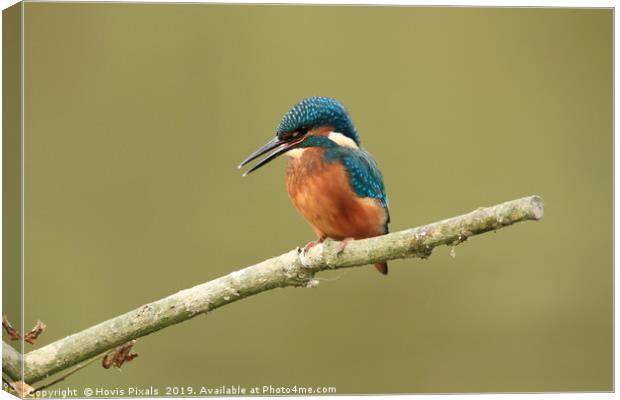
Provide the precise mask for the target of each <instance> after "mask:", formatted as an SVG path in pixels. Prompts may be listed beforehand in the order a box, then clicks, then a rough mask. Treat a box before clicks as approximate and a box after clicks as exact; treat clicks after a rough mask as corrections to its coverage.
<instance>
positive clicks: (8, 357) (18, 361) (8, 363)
mask: <svg viewBox="0 0 620 400" xmlns="http://www.w3.org/2000/svg"><path fill="white" fill-rule="evenodd" d="M21 370H22V356H21V354H20V353H18V352H17V350H15V349H14V348H12V347H11V346H9V345H8V343H6V342H5V341H2V372H4V373H5V374H6V375H7V376H8V377H9V378H11V379H13V381H18V380H20V379H21V375H22V374H21Z"/></svg>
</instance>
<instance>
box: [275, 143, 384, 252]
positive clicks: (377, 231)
mask: <svg viewBox="0 0 620 400" xmlns="http://www.w3.org/2000/svg"><path fill="white" fill-rule="evenodd" d="M323 154H324V150H323V149H320V148H308V149H305V150H304V152H303V153H302V155H301V156H300V157H297V158H291V159H290V160H289V163H288V168H287V173H286V183H287V189H288V194H289V197H290V199H291V201H292V202H293V204H294V205H295V207H296V208H297V210H299V212H300V213H301V215H302V216H303V217H304V218H305V220H306V221H308V223H309V224H310V226H312V228H313V229H314V231H315V232H316V234H317V235H318V236H319V237H329V238H332V239H336V240H342V239H345V238H355V239H363V238H367V237H372V236H377V235H381V234H383V233H385V232H384V230H385V220H386V213H385V210H384V209H383V207H382V206H381V203H380V202H379V201H378V200H377V199H372V198H360V197H358V196H357V195H356V194H355V192H354V191H353V189H352V188H351V185H350V184H349V180H348V176H347V172H346V170H345V169H344V167H343V166H342V165H340V164H339V163H325V162H324V160H323Z"/></svg>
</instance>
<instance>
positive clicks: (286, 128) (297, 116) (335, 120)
mask: <svg viewBox="0 0 620 400" xmlns="http://www.w3.org/2000/svg"><path fill="white" fill-rule="evenodd" d="M320 126H333V127H334V129H335V131H336V132H340V133H342V134H343V135H345V136H347V137H348V138H350V139H353V141H355V143H357V144H359V143H360V139H359V136H358V135H357V131H356V130H355V126H353V122H351V119H350V118H349V114H348V113H347V110H346V109H345V108H344V106H343V105H342V104H340V102H338V101H337V100H334V99H332V98H329V97H321V96H315V97H308V98H306V99H303V100H302V101H300V102H299V103H297V104H296V105H295V106H294V107H293V108H291V109H290V110H289V111H288V112H287V113H286V114H285V115H284V117H283V118H282V121H281V122H280V126H278V130H277V134H278V136H279V137H280V138H282V137H284V136H285V135H287V134H290V133H291V132H298V131H304V132H302V133H303V134H305V133H306V131H308V130H311V129H313V128H317V127H320Z"/></svg>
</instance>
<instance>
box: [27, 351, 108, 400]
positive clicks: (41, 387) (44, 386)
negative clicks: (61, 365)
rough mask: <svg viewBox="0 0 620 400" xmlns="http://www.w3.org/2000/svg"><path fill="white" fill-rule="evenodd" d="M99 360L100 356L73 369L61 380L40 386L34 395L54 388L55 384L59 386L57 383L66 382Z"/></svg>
mask: <svg viewBox="0 0 620 400" xmlns="http://www.w3.org/2000/svg"><path fill="white" fill-rule="evenodd" d="M98 359H99V356H97V357H93V358H91V359H90V360H88V361H87V362H85V363H83V364H80V365H78V366H77V367H75V368H74V369H72V370H71V371H69V372H67V373H66V374H64V375H63V376H61V377H60V378H58V379H55V380H53V381H51V382H48V383H46V384H45V385H43V386H39V387H38V388H36V389H35V390H34V392H32V393H37V392H39V391H41V390H43V389H47V388H49V387H50V386H53V385H55V384H57V383H59V382H62V381H64V380H65V379H67V377H69V376H71V375H73V374H75V373H76V372H78V371H79V370H81V369H83V368H86V367H88V366H89V365H90V364H92V363H93V362H95V361H97V360H98Z"/></svg>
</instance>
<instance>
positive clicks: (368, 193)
mask: <svg viewBox="0 0 620 400" xmlns="http://www.w3.org/2000/svg"><path fill="white" fill-rule="evenodd" d="M340 149H342V148H340ZM342 150H343V151H342V153H341V154H340V158H341V159H342V162H343V164H344V166H345V168H346V170H347V172H348V174H349V179H350V182H351V187H352V188H353V190H354V191H355V193H356V194H357V195H358V196H361V197H371V198H373V199H377V200H379V201H380V202H381V205H382V206H383V208H384V209H385V212H386V214H387V215H386V217H387V220H386V232H387V224H388V223H389V222H390V213H389V210H388V204H389V202H388V197H387V195H386V194H385V186H384V185H383V176H382V175H381V171H380V170H379V168H378V167H377V163H376V162H375V160H374V159H373V158H372V156H371V155H370V153H368V152H367V151H365V150H364V149H359V150H358V149H355V150H353V149H348V148H347V149H342Z"/></svg>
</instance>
